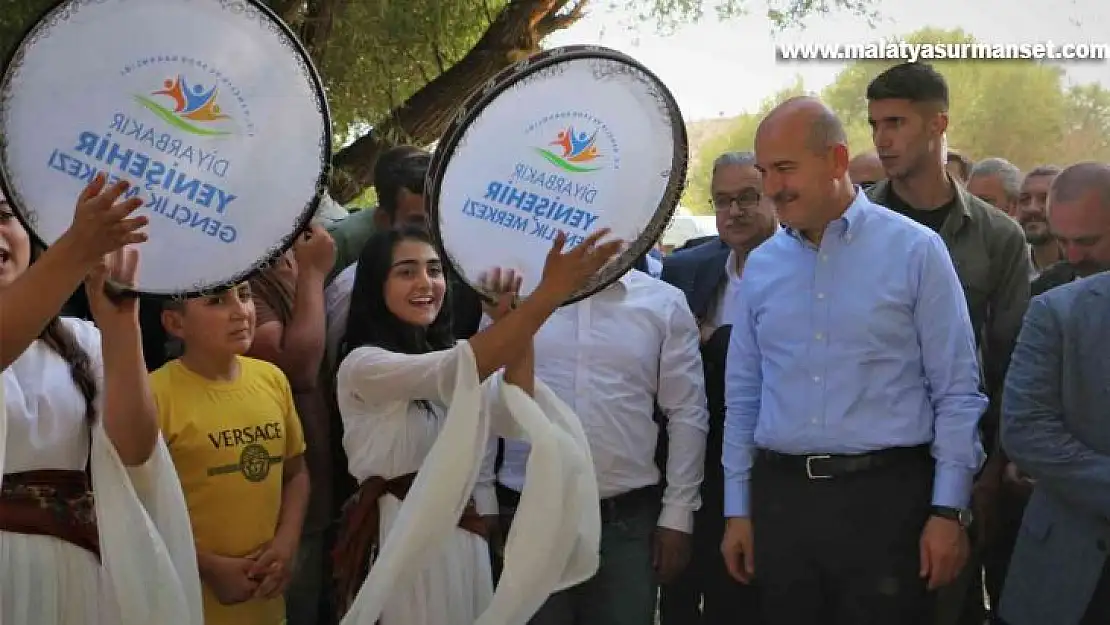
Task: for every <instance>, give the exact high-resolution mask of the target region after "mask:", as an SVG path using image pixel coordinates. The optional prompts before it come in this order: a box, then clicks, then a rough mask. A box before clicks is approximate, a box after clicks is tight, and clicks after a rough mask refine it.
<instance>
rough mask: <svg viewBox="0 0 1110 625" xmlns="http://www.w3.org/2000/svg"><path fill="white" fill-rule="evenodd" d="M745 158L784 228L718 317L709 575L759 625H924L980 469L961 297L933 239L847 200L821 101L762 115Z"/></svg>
mask: <svg viewBox="0 0 1110 625" xmlns="http://www.w3.org/2000/svg"><path fill="white" fill-rule="evenodd" d="M755 148H756V157H757V164H758V166H759V169H760V170H761V171H762V173H763V189H764V192H765V193H766V194H767V195H769V196H771V198H772V199H773V200H774V204H775V210H776V213H777V215H778V218H779V219H780V220H781V221H782V223H783V225H784V228H782V229H781V230H779V231H778V232H776V233H775V234H774V235H773V236H772V237H771V238H770V239H768V240H767V241H766V242H764V243H763V245H760V246H759V247H758V248H756V249H755V250H754V251H753V252H752V253H751V254H749V255H748V260H747V263H746V264H745V267H744V272H745V273H744V279H743V280H741V281H740V287H739V293H738V295H737V298H736V303H735V304H734V306H733V307H732V319H731V322H732V337H731V343H730V345H729V351H728V362H727V370H726V373H725V379H726V385H727V388H726V391H725V394H726V402H727V415H726V418H725V445H724V454H723V457H722V458H723V462H724V465H725V514H726V515H727V516H728V517H729V518H728V521H727V525H726V530H725V537H724V540H723V541H722V544H721V551H722V554H723V555H724V558H725V563H726V566H727V567H728V569H729V573H730V574H731V575H732V576H733V577H735V578H736V579H737V580H739V581H742V582H750V581H752V580H753V579H754V580H756V588H757V589H758V591H759V594H760V601H761V603H762V607H763V616H764V619H766V623H768V625H797V624H799V623H829V624H832V625H859V624H862V623H868V624H870V623H883V624H886V623H898V624H899V625H918V624H921V623H925V622H926V620H927V615H928V609H927V608H928V603H929V601H928V596H927V590H928V589H934V588H938V587H941V586H944V585H946V584H948V583H950V582H951V580H952V579H953V578H955V577H956V576H957V575H958V573H959V571H960V569H961V568H962V566H963V563H964V560H965V558H966V556H967V535H966V533H965V531H966V523H967V511H966V508H967V505H968V500H969V499H970V495H971V484H972V479H973V476H974V474H975V472H976V471H977V470H978V469H979V466H980V463H981V461H982V458H983V452H982V448H981V447H980V445H979V441H978V438H977V436H976V424H977V423H978V421H979V417H980V415H981V414H982V412H983V410H984V409H985V408H986V404H987V399H986V397H985V396H983V395H982V393H980V392H979V372H978V364H977V362H976V358H975V337H974V335H973V332H972V327H971V320H970V317H969V316H968V309H967V305H966V303H965V302H964V295H963V290H962V289H961V288H960V282H959V278H958V277H957V276H956V272H955V270H954V268H953V267H952V261H951V260H950V258H949V254H948V250H946V249H945V246H944V242H943V241H942V240H941V238H940V236H938V235H937V234H936V233H935V232H932V231H930V230H929V229H928V228H925V227H922V226H921V225H919V224H916V223H914V222H913V221H911V220H909V219H906V218H905V217H902V216H901V215H897V214H894V213H892V212H891V211H889V210H887V209H885V208H883V207H882V206H878V205H876V204H874V203H872V202H871V201H870V200H869V199H868V198H867V196H866V195H865V194H864V193H863V192H861V191H860V190H859V189H858V188H856V187H855V186H854V185H852V183H851V180H850V179H849V177H848V148H847V137H846V135H845V132H844V127H843V125H842V124H841V123H840V120H839V119H837V117H836V115H835V114H833V113H832V111H830V110H829V109H828V107H826V106H825V105H824V104H822V103H821V102H820V101H819V100H817V99H814V98H795V99H792V100H789V101H787V102H785V103H783V104H781V105H779V106H778V107H777V108H775V110H773V111H772V112H771V113H770V114H769V115H768V116H767V117H766V118H765V119H764V120H763V121H762V123H761V124H760V126H759V129H758V130H757V131H756V138H755ZM880 154H882V153H881V152H880ZM936 156H937V161H936V162H937V163H938V164H939V162H940V159H939V156H940V155H939V154H938V155H936ZM992 210H993V209H992ZM1015 227H1016V226H1015ZM980 625H981V623H980Z"/></svg>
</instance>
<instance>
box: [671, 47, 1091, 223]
mask: <svg viewBox="0 0 1110 625" xmlns="http://www.w3.org/2000/svg"><path fill="white" fill-rule="evenodd" d="M906 40H907V41H909V42H912V43H925V42H929V43H975V42H976V41H975V39H974V38H973V37H971V36H970V35H968V34H967V33H965V32H963V31H961V30H951V31H946V30H938V29H932V28H926V29H922V30H919V31H917V32H915V33H913V34H912V35H910V36H908V37H906ZM896 63H897V62H896V61H859V62H856V63H853V64H851V65H849V66H848V67H846V68H845V69H844V70H843V71H841V72H840V73H839V74H838V75H837V77H836V79H835V80H834V82H833V83H832V84H830V85H829V86H828V87H827V88H825V89H824V90H823V91H822V92H821V93H820V94H814V95H820V96H821V98H822V99H823V100H824V101H825V102H826V103H827V104H828V105H829V106H830V107H831V108H832V109H833V110H834V111H836V112H837V114H838V115H840V118H841V119H842V120H843V121H844V124H845V126H846V128H847V130H848V142H849V147H850V148H851V150H852V152H853V153H862V152H866V151H869V150H872V149H873V144H872V142H871V131H870V128H869V126H868V123H867V99H866V97H865V94H866V91H867V85H868V83H870V82H871V80H872V79H873V78H874V77H875V76H877V75H878V74H879V73H881V72H882V71H884V70H885V69H887V68H889V67H891V66H893V65H895V64H896ZM933 65H934V66H935V67H936V68H937V70H938V71H940V72H941V73H942V74H943V75H944V77H945V79H946V80H947V81H948V87H949V94H950V98H951V110H950V122H949V126H948V143H949V146H950V147H951V148H953V149H955V150H958V151H960V152H961V153H962V154H964V155H966V156H967V157H969V158H971V159H972V160H980V159H983V158H988V157H992V156H1001V157H1003V158H1006V159H1008V160H1010V161H1011V162H1013V163H1014V164H1015V165H1017V166H1018V167H1021V168H1023V169H1025V170H1028V169H1031V168H1032V167H1035V166H1037V165H1042V164H1046V163H1055V164H1058V165H1067V164H1069V163H1074V162H1077V161H1081V160H1100V161H1110V90H1107V89H1104V88H1103V87H1101V86H1100V85H1098V84H1089V85H1080V86H1072V87H1068V86H1067V85H1066V83H1065V76H1064V72H1063V70H1062V69H1061V68H1059V67H1057V66H1053V65H1049V64H1044V63H1038V62H1033V61H1017V60H1015V61H966V60H960V61H937V62H935V63H934V64H933ZM805 91H806V90H805V87H804V85H803V84H802V83H801V81H798V82H797V83H796V84H795V85H793V86H792V87H791V88H789V89H786V90H784V91H782V92H780V93H778V94H775V95H774V96H773V97H772V98H770V99H769V100H768V101H767V102H765V103H764V105H763V106H762V107H761V108H760V110H759V112H758V113H756V114H750V115H742V116H740V117H737V118H736V119H735V120H734V121H733V122H732V124H731V125H730V126H729V127H728V128H727V129H726V130H724V131H723V132H722V133H721V134H719V135H718V136H716V137H714V138H712V139H710V140H709V141H707V142H706V144H705V146H703V147H702V148H700V149H699V157H698V159H697V160H696V162H694V163H692V166H691V168H690V176H689V184H688V186H687V190H686V194H685V196H684V198H683V203H684V205H685V206H686V207H688V208H689V209H690V210H692V211H695V212H703V213H704V212H708V201H709V177H710V173H711V171H712V163H713V159H714V158H716V157H717V156H718V155H719V154H720V153H721V152H725V151H731V150H752V149H753V147H754V143H755V130H756V127H757V126H758V124H759V120H760V119H762V117H763V116H764V115H765V114H766V113H767V112H768V111H769V110H770V109H771V108H773V107H774V106H775V105H776V104H778V103H780V102H782V101H783V100H785V99H787V98H789V97H791V96H795V95H800V94H803V93H805Z"/></svg>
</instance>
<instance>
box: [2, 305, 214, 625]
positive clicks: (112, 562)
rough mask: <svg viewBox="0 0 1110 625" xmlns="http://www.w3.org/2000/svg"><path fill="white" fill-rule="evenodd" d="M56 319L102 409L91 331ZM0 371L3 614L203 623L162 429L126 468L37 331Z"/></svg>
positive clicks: (89, 623) (43, 623) (65, 622)
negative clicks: (88, 370)
mask: <svg viewBox="0 0 1110 625" xmlns="http://www.w3.org/2000/svg"><path fill="white" fill-rule="evenodd" d="M63 323H65V324H66V326H67V327H68V328H69V330H70V331H71V332H73V334H74V336H75V337H76V338H77V341H78V343H79V344H80V345H81V347H82V348H83V349H84V350H85V351H86V352H87V353H88V354H89V356H90V359H91V361H92V365H93V372H94V375H95V376H96V378H97V386H98V388H99V389H100V391H99V393H98V397H100V399H101V401H99V402H98V405H97V410H98V412H99V411H100V410H101V408H102V406H103V401H102V400H103V379H104V368H103V362H102V356H101V345H100V333H99V331H98V330H97V329H96V327H95V326H93V325H92V324H90V323H87V322H84V321H80V320H76V319H63ZM2 380H3V384H2V389H0V398H3V401H2V402H0V623H2V624H3V625H149V624H150V623H165V624H167V625H179V624H180V625H202V623H203V616H202V613H201V599H200V579H199V576H198V573H197V564H196V553H195V550H194V547H193V537H192V531H191V529H190V526H189V516H188V512H187V510H186V508H185V499H184V496H183V495H182V492H181V486H180V484H179V483H178V481H177V475H176V473H175V471H174V467H173V463H172V461H171V460H170V457H169V453H168V451H167V450H166V446H165V444H164V443H163V441H162V440H161V438H159V440H158V444H157V446H156V448H155V450H154V454H153V455H152V456H151V458H150V460H149V461H148V462H147V463H146V464H144V465H143V466H140V467H125V466H124V465H123V463H122V461H121V460H120V458H119V455H118V454H117V453H116V450H115V447H113V445H112V443H111V441H110V440H109V439H108V436H107V434H106V433H105V431H104V428H103V426H102V424H101V422H100V420H99V419H98V420H97V422H96V423H95V424H94V425H92V426H91V427H90V425H89V423H88V421H87V419H86V415H85V401H84V398H83V397H82V395H81V393H80V391H79V390H78V389H77V387H76V386H75V385H74V384H73V381H72V379H71V377H70V373H69V365H68V364H67V363H66V362H65V361H64V360H63V359H62V358H61V357H60V356H59V355H57V354H56V353H54V352H53V351H52V350H51V349H50V348H49V347H47V346H46V345H45V344H44V343H43V342H42V341H35V342H34V343H33V344H31V346H30V347H28V348H27V350H26V351H25V352H24V353H23V354H22V355H21V356H20V357H19V358H18V359H17V360H16V361H15V362H13V363H12V364H11V365H10V366H9V367H8V369H6V370H5V371H4V372H3V374H2ZM90 487H91V488H90ZM36 506H38V507H40V508H41V507H45V508H47V509H49V512H50V514H48V515H45V516H44V515H42V513H41V512H36V510H35V508H36ZM36 519H37V521H36Z"/></svg>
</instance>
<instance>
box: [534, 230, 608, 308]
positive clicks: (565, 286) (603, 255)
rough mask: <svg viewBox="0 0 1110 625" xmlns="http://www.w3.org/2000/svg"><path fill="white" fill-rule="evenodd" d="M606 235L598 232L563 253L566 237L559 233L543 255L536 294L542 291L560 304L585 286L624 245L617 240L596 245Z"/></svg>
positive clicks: (605, 232) (564, 234)
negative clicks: (549, 294) (544, 255)
mask: <svg viewBox="0 0 1110 625" xmlns="http://www.w3.org/2000/svg"><path fill="white" fill-rule="evenodd" d="M609 232H610V230H609V229H608V228H602V229H601V230H598V231H597V232H595V233H593V234H591V235H590V236H588V237H586V240H584V241H582V243H580V244H578V245H577V246H575V247H574V248H573V249H571V250H570V251H569V252H564V251H563V247H564V246H565V245H566V242H567V236H566V233H563V232H560V233H559V234H558V235H557V236H556V237H555V240H554V241H553V242H552V244H551V251H549V252H548V253H547V262H546V263H544V266H543V278H542V279H541V280H540V284H539V286H538V287H537V288H536V290H540V289H543V290H546V291H547V292H549V293H551V294H552V295H556V296H558V297H559V298H560V300H561V301H562V300H566V299H569V298H570V297H571V296H572V295H574V293H575V292H577V291H578V290H579V289H581V288H582V287H583V286H585V285H586V283H587V282H589V280H590V278H592V277H593V276H594V274H596V273H597V272H598V270H599V269H601V268H602V267H604V266H605V264H606V263H608V262H609V261H610V260H612V258H613V256H615V255H616V254H617V252H619V251H620V250H621V247H622V246H623V245H624V242H623V241H621V240H619V239H615V240H612V241H608V242H606V243H600V241H601V239H602V238H603V237H605V236H606V235H607V234H609Z"/></svg>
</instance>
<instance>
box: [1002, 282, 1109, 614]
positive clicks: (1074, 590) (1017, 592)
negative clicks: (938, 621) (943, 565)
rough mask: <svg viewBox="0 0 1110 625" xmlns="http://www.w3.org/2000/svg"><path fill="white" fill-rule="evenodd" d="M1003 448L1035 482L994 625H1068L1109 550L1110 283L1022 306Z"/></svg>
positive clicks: (1054, 293)
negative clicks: (1022, 319) (1024, 308)
mask: <svg viewBox="0 0 1110 625" xmlns="http://www.w3.org/2000/svg"><path fill="white" fill-rule="evenodd" d="M1002 445H1003V446H1004V447H1005V449H1006V451H1007V452H1008V453H1009V454H1010V458H1011V459H1012V460H1013V461H1014V462H1015V463H1017V465H1018V466H1019V467H1021V468H1022V470H1024V471H1025V472H1027V473H1029V474H1030V475H1031V476H1032V477H1033V478H1034V479H1035V480H1036V487H1035V488H1034V490H1033V495H1032V497H1031V498H1030V500H1029V505H1028V507H1026V509H1025V517H1024V519H1023V521H1022V526H1021V532H1020V534H1019V536H1018V541H1017V545H1016V547H1015V548H1014V554H1013V558H1012V560H1011V561H1010V571H1009V576H1008V577H1007V579H1006V587H1005V590H1004V591H1003V597H1002V606H1001V615H1002V618H1003V619H1005V620H1006V622H1007V623H1009V625H1077V624H1078V623H1079V621H1080V619H1081V618H1082V617H1083V613H1084V612H1085V611H1086V608H1087V604H1088V603H1089V602H1090V599H1091V595H1092V594H1093V592H1094V589H1095V587H1096V585H1097V583H1098V581H1099V578H1100V576H1101V574H1102V570H1103V565H1104V564H1105V563H1106V557H1107V546H1108V545H1110V273H1103V274H1098V275H1095V276H1092V277H1090V278H1088V279H1085V280H1079V281H1077V282H1072V283H1071V284H1067V285H1064V286H1061V287H1058V288H1055V289H1052V290H1051V291H1048V292H1046V293H1044V294H1042V295H1039V296H1037V297H1036V298H1035V299H1033V301H1032V302H1031V303H1030V305H1029V310H1028V311H1027V313H1026V315H1025V322H1024V325H1023V326H1022V329H1021V334H1020V335H1019V336H1018V341H1017V347H1016V348H1015V349H1014V355H1013V360H1012V361H1011V364H1010V370H1009V373H1008V375H1007V376H1006V384H1005V390H1004V392H1003V396H1002Z"/></svg>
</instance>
